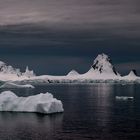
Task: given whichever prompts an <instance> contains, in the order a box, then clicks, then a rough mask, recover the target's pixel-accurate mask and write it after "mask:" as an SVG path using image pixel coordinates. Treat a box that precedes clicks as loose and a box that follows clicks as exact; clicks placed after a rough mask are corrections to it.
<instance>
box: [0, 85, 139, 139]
mask: <svg viewBox="0 0 140 140" xmlns="http://www.w3.org/2000/svg"><path fill="white" fill-rule="evenodd" d="M10 90H12V91H14V92H15V93H16V94H18V95H19V96H29V95H33V94H37V93H40V92H43V93H44V92H47V91H48V92H51V93H53V95H54V96H55V97H56V98H57V99H60V100H62V102H63V105H64V109H65V111H64V113H62V114H61V113H60V114H53V115H41V114H35V113H11V112H1V113H0V140H139V139H140V85H136V84H131V85H120V84H104V83H102V84H86V85H84V84H82V85H78V84H77V85H76V84H71V85H69V84H62V85H60V84H56V85H55V84H50V85H41V86H36V88H35V89H28V90H27V89H10ZM116 96H131V97H132V96H133V97H134V99H133V100H116V98H115V97H116Z"/></svg>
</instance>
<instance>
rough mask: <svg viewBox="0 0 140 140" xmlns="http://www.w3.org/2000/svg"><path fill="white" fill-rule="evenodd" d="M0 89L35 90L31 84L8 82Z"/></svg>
mask: <svg viewBox="0 0 140 140" xmlns="http://www.w3.org/2000/svg"><path fill="white" fill-rule="evenodd" d="M0 88H35V87H34V86H32V85H29V84H26V85H19V84H15V83H12V82H6V83H4V84H3V85H2V86H0Z"/></svg>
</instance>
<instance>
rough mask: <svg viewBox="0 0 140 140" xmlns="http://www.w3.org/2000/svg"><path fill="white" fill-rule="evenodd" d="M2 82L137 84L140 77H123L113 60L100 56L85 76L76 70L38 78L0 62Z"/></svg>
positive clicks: (134, 71)
mask: <svg viewBox="0 0 140 140" xmlns="http://www.w3.org/2000/svg"><path fill="white" fill-rule="evenodd" d="M0 80H1V81H14V82H23V83H35V84H38V83H94V82H109V83H110V82H111V83H112V82H113V83H114V82H136V83H140V77H138V76H137V72H136V70H132V71H131V72H130V73H129V74H128V75H126V76H121V74H119V72H118V71H117V70H116V68H115V67H114V66H113V65H112V63H111V59H110V58H109V56H108V55H106V54H104V53H103V54H99V55H98V56H97V57H96V59H95V60H94V62H93V64H92V65H91V68H90V69H89V71H88V72H86V73H84V74H79V73H78V72H77V71H76V70H72V71H70V72H69V73H68V74H67V75H65V76H52V75H41V76H36V75H35V73H34V72H33V71H30V70H29V68H28V67H26V70H25V72H21V71H20V69H16V68H13V67H12V66H8V65H7V64H6V63H4V62H2V61H0Z"/></svg>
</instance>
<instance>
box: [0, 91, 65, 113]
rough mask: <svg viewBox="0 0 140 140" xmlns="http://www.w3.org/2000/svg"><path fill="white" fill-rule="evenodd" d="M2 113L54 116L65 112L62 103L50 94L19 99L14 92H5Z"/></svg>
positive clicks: (0, 95)
mask: <svg viewBox="0 0 140 140" xmlns="http://www.w3.org/2000/svg"><path fill="white" fill-rule="evenodd" d="M0 111H12V112H34V113H43V114H52V113H59V112H63V111H64V109H63V104H62V102H61V101H60V100H57V99H56V98H54V97H53V95H52V94H51V93H48V92H47V93H45V94H44V93H40V94H37V95H33V96H28V97H18V96H17V95H16V94H14V93H13V92H12V91H4V92H2V93H1V94H0Z"/></svg>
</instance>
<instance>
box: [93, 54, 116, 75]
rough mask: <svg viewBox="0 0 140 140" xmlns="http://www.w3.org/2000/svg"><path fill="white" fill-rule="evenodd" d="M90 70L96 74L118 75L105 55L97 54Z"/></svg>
mask: <svg viewBox="0 0 140 140" xmlns="http://www.w3.org/2000/svg"><path fill="white" fill-rule="evenodd" d="M92 68H93V69H94V71H95V72H96V73H100V74H103V73H104V74H109V75H119V73H118V72H117V71H116V69H115V67H114V66H113V65H112V63H111V59H110V58H109V56H108V55H106V54H104V53H103V54H99V55H98V56H97V57H96V59H95V60H94V62H93V65H92Z"/></svg>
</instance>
